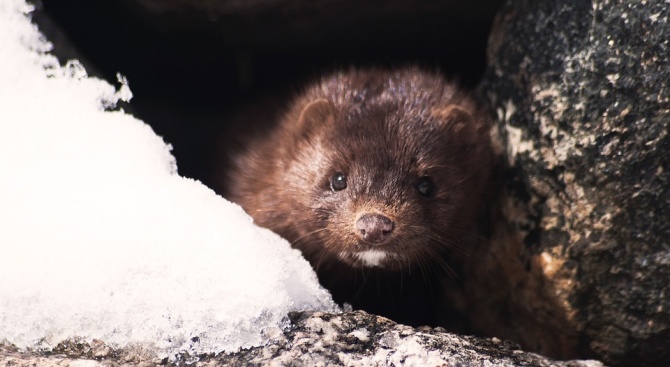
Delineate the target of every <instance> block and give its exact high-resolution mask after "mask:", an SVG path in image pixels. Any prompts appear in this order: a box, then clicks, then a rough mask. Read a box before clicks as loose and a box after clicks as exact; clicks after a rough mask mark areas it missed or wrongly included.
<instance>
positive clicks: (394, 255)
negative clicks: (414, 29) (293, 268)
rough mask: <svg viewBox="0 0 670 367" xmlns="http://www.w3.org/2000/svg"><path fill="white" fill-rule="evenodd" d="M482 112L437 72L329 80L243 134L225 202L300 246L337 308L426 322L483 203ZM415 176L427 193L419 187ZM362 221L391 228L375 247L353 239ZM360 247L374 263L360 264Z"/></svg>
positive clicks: (355, 74) (487, 147) (489, 158)
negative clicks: (252, 133) (436, 283)
mask: <svg viewBox="0 0 670 367" xmlns="http://www.w3.org/2000/svg"><path fill="white" fill-rule="evenodd" d="M482 111H485V110H484V109H482V108H480V107H479V106H478V105H477V104H476V102H475V101H474V100H473V99H472V98H471V97H470V96H468V95H467V94H466V93H464V92H462V91H461V90H459V89H458V88H457V87H456V86H454V85H453V84H451V83H448V82H446V81H445V80H444V79H443V78H442V77H441V76H439V75H437V74H432V73H424V72H421V71H419V70H417V69H405V70H395V71H383V70H371V71H349V72H342V73H338V74H335V75H333V76H330V77H327V78H324V79H322V80H320V81H319V82H317V83H315V84H313V85H312V86H310V87H309V88H307V89H306V90H305V91H304V93H302V94H301V95H300V96H299V97H298V98H297V99H295V101H294V103H293V104H292V106H291V108H290V109H289V110H288V111H287V113H286V114H285V115H284V116H283V118H281V119H280V121H278V123H277V124H276V126H274V127H273V128H272V129H270V130H269V131H268V133H267V134H266V135H264V136H258V137H255V138H254V139H253V142H252V143H253V144H251V145H250V147H249V150H248V151H247V152H246V153H244V154H242V155H240V156H239V157H238V158H237V160H236V161H235V164H234V166H235V168H234V169H233V170H232V171H231V174H230V176H229V184H230V187H229V193H230V194H229V198H230V199H231V200H233V201H235V202H237V203H239V204H240V205H241V206H242V207H243V208H244V209H245V210H246V211H247V213H249V214H250V215H251V216H252V217H253V218H254V220H255V221H256V223H258V224H259V225H260V226H263V227H267V228H270V229H272V230H273V231H275V232H277V233H279V234H280V235H282V236H283V237H285V238H286V239H288V240H289V242H290V243H291V244H292V245H293V246H294V247H296V248H298V249H300V250H301V251H302V253H303V254H304V255H305V257H306V258H307V259H308V260H309V261H310V262H311V264H312V265H313V266H314V268H315V269H316V270H317V274H318V275H319V279H320V281H321V282H322V284H323V285H324V286H325V287H327V288H329V289H330V290H331V292H332V293H333V296H334V298H335V300H336V301H339V302H349V303H352V304H353V305H354V307H361V308H364V309H367V310H368V311H371V312H376V313H380V314H382V315H385V316H389V317H392V318H394V319H395V320H396V321H400V322H405V323H409V324H424V323H432V322H433V321H434V319H433V318H432V316H433V314H434V313H433V310H432V309H433V308H434V306H435V304H437V303H438V301H439V294H435V293H434V292H433V291H435V292H437V291H438V290H437V288H435V289H434V287H433V286H432V285H431V280H432V279H433V277H434V276H435V275H436V274H440V276H441V277H442V278H444V277H448V276H445V274H444V272H447V273H448V274H450V275H451V276H452V277H455V278H458V276H459V265H458V263H459V262H460V261H461V260H462V259H464V258H466V257H467V256H465V255H464V254H471V253H474V247H475V246H477V245H478V243H479V242H481V241H480V238H481V224H482V221H483V220H482V216H483V215H484V214H483V213H486V207H487V204H488V203H489V202H490V201H491V195H492V194H491V192H492V187H491V186H492V181H493V179H492V171H493V156H494V153H493V150H492V148H491V142H490V133H489V130H490V126H491V122H490V117H489V116H488V115H487V114H485V113H483V112H482ZM338 172H341V173H343V174H345V175H346V180H347V187H346V188H345V189H343V190H341V191H336V190H334V189H332V188H331V180H332V178H333V175H335V174H336V173H338ZM425 177H429V182H431V183H432V188H433V190H432V192H431V193H430V195H428V196H423V195H422V194H420V193H419V192H418V190H417V186H418V185H419V182H420V181H421V180H422V179H424V178H425ZM365 214H373V215H381V216H384V217H386V218H388V219H390V221H392V222H393V230H392V233H391V235H390V237H389V238H388V239H386V240H385V241H384V242H383V243H375V244H371V243H368V242H365V241H362V240H361V237H360V234H358V233H357V230H356V223H357V221H358V220H359V219H360V218H361V217H362V216H363V215H365ZM370 251H377V252H383V254H384V255H382V256H383V258H379V259H376V260H374V259H373V260H370V258H369V257H366V256H369V255H370ZM361 254H364V255H361ZM365 254H367V255H365ZM365 259H367V261H366V260H365Z"/></svg>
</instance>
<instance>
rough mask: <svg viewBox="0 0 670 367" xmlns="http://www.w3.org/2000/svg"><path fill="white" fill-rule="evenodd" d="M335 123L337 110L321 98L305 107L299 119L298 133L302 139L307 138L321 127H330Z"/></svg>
mask: <svg viewBox="0 0 670 367" xmlns="http://www.w3.org/2000/svg"><path fill="white" fill-rule="evenodd" d="M334 121H335V108H334V106H333V104H332V103H331V102H330V101H329V100H327V99H325V98H319V99H316V100H314V101H311V102H309V103H307V104H306V105H305V107H304V108H303V109H302V111H301V112H300V117H298V125H297V131H298V132H299V134H298V135H299V136H300V137H307V136H309V135H311V134H312V132H313V131H315V130H317V129H318V128H319V126H322V125H330V124H333V123H334Z"/></svg>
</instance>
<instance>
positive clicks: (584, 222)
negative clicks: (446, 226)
mask: <svg viewBox="0 0 670 367" xmlns="http://www.w3.org/2000/svg"><path fill="white" fill-rule="evenodd" d="M669 17H670V3H669V2H668V1H665V0H645V1H627V0H602V1H595V0H594V1H580V2H555V1H548V0H543V1H539V0H538V1H535V0H533V1H530V0H516V1H508V2H507V3H506V4H505V5H504V6H503V8H502V9H501V10H500V12H499V14H498V19H497V24H496V26H495V27H494V30H493V31H492V34H491V37H490V43H489V50H488V53H489V68H488V72H487V75H486V77H485V81H484V87H485V89H486V90H487V93H488V96H489V99H490V100H491V102H492V105H493V107H494V108H495V110H496V112H497V115H498V120H499V127H500V132H501V134H500V137H501V138H502V141H503V145H505V146H506V147H507V153H508V158H509V166H510V170H509V172H510V175H509V177H508V182H507V183H508V189H509V191H510V193H511V194H512V195H511V196H512V200H511V201H513V202H514V206H515V208H516V209H517V210H518V211H520V212H522V213H523V215H519V214H518V212H516V213H515V215H508V220H509V221H510V223H512V224H513V225H515V226H516V228H517V229H518V230H519V233H522V234H523V246H524V249H523V252H524V253H525V254H527V256H529V257H532V258H534V259H536V260H541V261H535V262H534V264H536V265H538V266H540V268H541V272H542V273H543V274H544V276H545V277H546V279H547V280H548V284H550V285H551V286H549V287H548V289H549V290H550V292H551V293H553V296H554V298H555V299H556V301H557V304H559V305H560V308H561V309H562V311H563V316H564V319H565V322H566V323H565V329H571V330H572V331H573V332H574V333H575V335H576V337H575V338H574V340H575V348H576V352H577V354H578V355H592V356H596V357H597V358H601V359H603V360H604V361H605V362H606V363H608V364H612V365H636V366H641V365H649V366H653V365H658V366H660V365H666V364H664V363H667V362H668V361H670V348H669V347H668V346H670V242H669V241H670V134H669V130H670V43H669V42H670V41H669V40H670V24H669V23H668V21H669ZM508 213H509V211H508Z"/></svg>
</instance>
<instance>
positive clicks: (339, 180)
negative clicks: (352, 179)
mask: <svg viewBox="0 0 670 367" xmlns="http://www.w3.org/2000/svg"><path fill="white" fill-rule="evenodd" d="M346 188H347V176H345V175H344V173H342V172H337V173H335V174H334V175H333V177H331V178H330V189H331V190H333V191H340V190H344V189H346Z"/></svg>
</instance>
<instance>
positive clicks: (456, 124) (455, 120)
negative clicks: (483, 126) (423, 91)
mask: <svg viewBox="0 0 670 367" xmlns="http://www.w3.org/2000/svg"><path fill="white" fill-rule="evenodd" d="M431 114H432V115H433V117H434V118H435V119H436V120H437V121H439V123H440V126H441V127H442V129H443V130H444V131H446V132H448V133H449V134H451V135H454V136H458V137H459V140H461V142H463V143H465V144H472V143H475V142H476V141H477V140H478V136H479V135H478V134H477V130H478V129H479V127H480V124H478V123H477V121H475V119H474V117H473V116H472V114H470V112H468V111H466V110H465V109H463V108H462V107H461V106H458V105H449V106H445V107H443V108H435V109H433V110H432V111H431Z"/></svg>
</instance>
